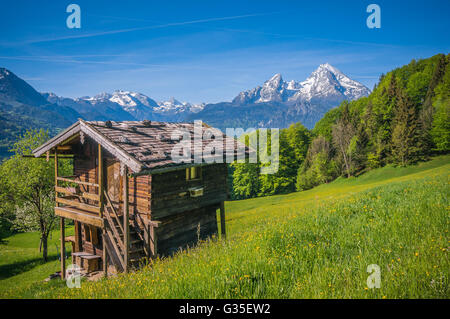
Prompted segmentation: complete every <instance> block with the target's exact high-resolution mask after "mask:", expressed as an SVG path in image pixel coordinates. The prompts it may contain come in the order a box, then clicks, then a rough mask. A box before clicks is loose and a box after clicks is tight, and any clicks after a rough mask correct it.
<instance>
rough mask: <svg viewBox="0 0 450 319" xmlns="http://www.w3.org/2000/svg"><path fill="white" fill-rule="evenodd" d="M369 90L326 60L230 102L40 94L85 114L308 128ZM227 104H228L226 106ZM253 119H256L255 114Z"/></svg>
mask: <svg viewBox="0 0 450 319" xmlns="http://www.w3.org/2000/svg"><path fill="white" fill-rule="evenodd" d="M369 93H370V90H369V89H368V88H367V87H365V86H364V85H362V84H361V83H359V82H357V81H354V80H352V79H350V78H349V77H348V76H346V75H345V74H344V73H342V72H341V71H339V70H338V69H337V68H335V67H333V66H332V65H330V64H328V63H325V64H321V65H320V66H319V67H318V68H317V69H316V70H314V71H313V72H312V73H311V75H310V76H309V77H308V78H307V79H306V80H304V81H302V82H299V81H295V80H291V81H288V82H287V81H284V80H283V77H282V76H281V74H279V73H277V74H275V75H274V76H272V77H271V78H270V79H269V80H267V81H265V82H264V83H263V84H262V85H261V86H257V87H255V88H253V89H250V90H247V91H243V92H240V93H239V95H238V96H236V97H235V98H234V99H233V101H232V102H231V103H229V102H222V103H216V104H208V105H205V104H204V103H202V104H191V103H188V102H180V101H179V100H177V99H175V98H173V97H172V98H170V99H169V100H167V101H160V102H156V101H155V100H153V99H151V98H149V97H148V96H146V95H144V94H141V93H137V92H131V91H124V90H117V91H115V92H113V93H101V94H98V95H95V96H93V97H81V98H76V99H70V98H63V97H58V96H56V95H54V94H52V93H45V94H42V95H43V96H44V97H45V98H46V99H47V100H48V101H49V102H51V103H55V104H58V105H61V106H68V107H71V108H72V109H74V110H75V111H77V112H78V113H80V114H81V115H82V116H83V117H84V118H86V119H88V120H106V119H109V120H144V119H150V120H156V121H170V122H178V121H187V120H188V121H190V120H192V119H203V120H204V121H206V122H208V123H211V124H215V123H216V122H217V124H216V126H217V127H221V125H224V123H235V122H239V123H252V125H257V126H258V127H265V126H267V125H275V126H278V127H286V126H288V125H289V124H290V123H294V122H302V123H303V124H304V125H305V126H306V127H308V128H312V127H313V126H314V124H315V123H316V122H317V121H318V120H319V119H320V118H321V117H322V116H323V115H324V114H325V113H326V112H327V111H328V110H330V109H331V108H333V107H336V106H338V105H339V104H340V103H341V102H342V101H343V100H355V99H358V98H360V97H363V96H367V95H369ZM231 107H232V108H231ZM256 119H257V120H256Z"/></svg>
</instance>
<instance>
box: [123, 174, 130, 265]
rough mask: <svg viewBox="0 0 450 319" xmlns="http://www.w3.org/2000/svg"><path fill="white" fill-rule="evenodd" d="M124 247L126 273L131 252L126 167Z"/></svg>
mask: <svg viewBox="0 0 450 319" xmlns="http://www.w3.org/2000/svg"><path fill="white" fill-rule="evenodd" d="M122 178H123V237H124V238H123V245H124V246H125V247H124V248H125V251H124V256H123V260H124V264H125V269H124V271H125V272H128V264H129V262H128V258H129V250H130V244H129V243H130V215H129V208H128V168H127V167H126V166H125V167H124V169H123V177H122Z"/></svg>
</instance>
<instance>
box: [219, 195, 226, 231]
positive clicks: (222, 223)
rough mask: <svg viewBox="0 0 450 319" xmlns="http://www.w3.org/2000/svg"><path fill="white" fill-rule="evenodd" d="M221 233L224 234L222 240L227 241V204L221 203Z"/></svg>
mask: <svg viewBox="0 0 450 319" xmlns="http://www.w3.org/2000/svg"><path fill="white" fill-rule="evenodd" d="M220 232H221V234H222V236H221V238H222V239H226V238H227V234H226V231H225V202H220Z"/></svg>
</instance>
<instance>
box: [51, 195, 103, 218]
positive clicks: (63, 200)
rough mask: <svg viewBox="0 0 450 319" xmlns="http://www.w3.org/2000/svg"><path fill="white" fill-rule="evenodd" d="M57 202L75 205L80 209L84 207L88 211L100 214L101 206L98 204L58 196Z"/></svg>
mask: <svg viewBox="0 0 450 319" xmlns="http://www.w3.org/2000/svg"><path fill="white" fill-rule="evenodd" d="M56 203H60V204H64V205H68V206H75V207H77V208H79V209H83V210H86V211H88V212H91V213H95V214H98V215H99V216H100V207H97V206H93V205H89V204H85V203H80V202H77V201H74V200H71V199H66V198H60V197H57V198H56Z"/></svg>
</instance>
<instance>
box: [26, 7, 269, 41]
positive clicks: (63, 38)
mask: <svg viewBox="0 0 450 319" xmlns="http://www.w3.org/2000/svg"><path fill="white" fill-rule="evenodd" d="M275 13H277V12H271V13H255V14H245V15H238V16H229V17H219V18H208V19H200V20H191V21H182V22H173V23H165V24H159V25H152V26H146V27H138V28H128V29H120V30H111V31H103V32H95V33H88V34H79V35H72V36H64V37H56V38H47V39H34V40H29V41H24V42H21V43H20V44H33V43H43V42H54V41H61V40H70V39H82V38H91V37H98V36H104V35H110V34H119V33H126V32H135V31H142V30H151V29H160V28H167V27H174V26H183V25H190V24H198V23H207V22H215V21H225V20H236V19H243V18H250V17H257V16H264V15H270V14H275Z"/></svg>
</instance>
